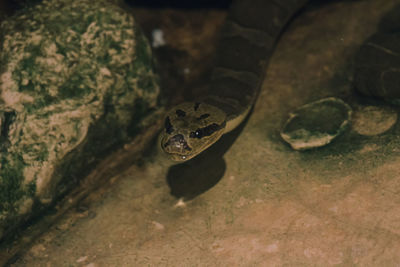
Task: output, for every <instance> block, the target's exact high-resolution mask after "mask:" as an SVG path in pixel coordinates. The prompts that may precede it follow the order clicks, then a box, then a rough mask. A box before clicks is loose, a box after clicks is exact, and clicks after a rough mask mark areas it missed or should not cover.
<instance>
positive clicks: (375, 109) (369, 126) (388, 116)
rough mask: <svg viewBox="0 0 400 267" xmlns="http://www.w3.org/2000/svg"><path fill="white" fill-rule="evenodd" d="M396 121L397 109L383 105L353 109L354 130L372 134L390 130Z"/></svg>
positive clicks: (368, 134) (366, 134) (363, 133)
mask: <svg viewBox="0 0 400 267" xmlns="http://www.w3.org/2000/svg"><path fill="white" fill-rule="evenodd" d="M396 121H397V111H396V110H394V109H392V108H390V107H383V106H361V107H359V108H357V109H356V110H355V111H354V114H353V119H352V128H353V130H354V131H355V132H357V133H359V134H361V135H365V136H373V135H378V134H383V133H385V132H387V131H388V130H390V129H391V128H392V126H393V125H394V124H395V123H396Z"/></svg>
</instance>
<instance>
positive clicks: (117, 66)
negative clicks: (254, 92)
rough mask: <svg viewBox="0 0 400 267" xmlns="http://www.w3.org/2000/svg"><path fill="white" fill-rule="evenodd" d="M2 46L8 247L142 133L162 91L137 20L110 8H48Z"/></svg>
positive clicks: (97, 4) (2, 202)
mask: <svg viewBox="0 0 400 267" xmlns="http://www.w3.org/2000/svg"><path fill="white" fill-rule="evenodd" d="M0 40H1V41H2V43H0V62H1V66H0V93H1V94H0V126H1V127H0V149H1V154H0V239H1V237H2V232H3V231H7V230H8V229H10V228H11V227H14V226H16V225H18V223H19V222H21V221H22V218H27V217H29V215H31V212H32V207H33V206H34V207H35V210H38V209H40V208H41V207H45V206H46V204H48V203H50V202H52V201H53V200H54V198H55V197H56V196H58V195H59V194H62V193H63V192H65V190H67V189H68V188H71V186H73V185H74V184H76V183H77V181H78V180H79V178H81V177H82V176H84V175H85V174H87V173H88V171H89V170H90V168H92V167H93V166H94V164H95V163H96V162H98V160H99V158H102V157H104V156H106V155H107V154H109V152H110V150H111V149H115V148H116V147H118V146H120V145H122V144H123V143H126V142H127V141H129V140H131V138H132V137H133V136H134V135H136V134H137V133H138V132H139V131H140V130H141V129H143V128H144V127H145V126H146V125H144V124H143V123H142V121H143V120H144V119H146V120H147V121H148V120H149V118H151V117H152V116H154V113H153V111H154V110H155V109H156V108H157V107H158V101H157V99H158V95H159V86H158V82H157V77H156V75H155V74H154V73H153V70H152V58H151V50H150V47H149V45H148V43H147V41H146V40H145V38H144V36H143V35H142V34H141V33H140V31H139V30H138V28H137V25H136V23H135V21H134V19H133V18H132V16H131V15H130V14H129V13H127V12H125V11H124V10H123V9H122V8H120V7H119V6H118V5H116V4H114V3H111V2H108V1H106V0H96V1H91V0H45V1H42V2H41V3H40V4H39V5H35V6H33V7H29V8H27V9H25V10H24V12H20V13H18V14H16V15H15V16H13V17H10V18H8V19H7V20H5V21H3V22H2V24H1V26H0ZM61 188H63V189H61Z"/></svg>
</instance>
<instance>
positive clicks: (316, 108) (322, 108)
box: [281, 97, 352, 150]
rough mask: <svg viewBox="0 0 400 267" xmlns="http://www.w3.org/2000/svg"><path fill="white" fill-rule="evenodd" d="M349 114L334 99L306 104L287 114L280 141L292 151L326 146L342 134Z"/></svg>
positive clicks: (349, 110) (345, 106)
mask: <svg viewBox="0 0 400 267" xmlns="http://www.w3.org/2000/svg"><path fill="white" fill-rule="evenodd" d="M351 113H352V109H351V108H350V106H349V105H348V104H346V103H345V102H343V101H342V100H341V99H338V98H335V97H328V98H324V99H321V100H318V101H315V102H311V103H308V104H306V105H304V106H301V107H300V108H298V109H297V110H295V111H294V112H292V113H290V114H289V119H288V120H287V121H286V123H285V125H284V126H283V129H282V131H281V137H282V138H283V140H285V141H286V142H287V143H289V144H290V146H291V147H292V148H293V149H295V150H306V149H312V148H317V147H321V146H324V145H327V144H329V143H330V142H332V140H333V139H335V138H336V137H337V136H339V135H340V134H341V133H343V132H344V131H345V130H346V128H347V127H348V125H349V122H350V118H351Z"/></svg>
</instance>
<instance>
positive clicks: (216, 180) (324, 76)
mask: <svg viewBox="0 0 400 267" xmlns="http://www.w3.org/2000/svg"><path fill="white" fill-rule="evenodd" d="M395 2H396V1H388V0H375V1H372V0H371V1H369V0H366V1H347V2H345V3H334V4H330V5H326V6H321V7H319V8H318V9H309V10H307V11H306V13H304V14H302V15H301V16H299V17H297V18H296V20H295V21H294V23H293V24H292V25H291V26H290V27H289V28H288V29H287V32H286V33H285V34H284V35H283V36H282V38H281V40H280V42H279V45H278V47H277V49H276V53H275V54H274V57H273V59H272V62H271V64H270V67H269V70H268V76H267V78H266V80H265V82H264V85H263V89H262V93H261V95H260V97H259V99H258V102H257V104H256V106H255V109H254V111H253V114H252V115H251V117H250V119H249V120H248V122H247V124H246V125H245V126H244V127H243V129H238V130H237V131H235V132H233V133H232V134H230V135H228V136H225V137H224V138H223V139H222V141H221V142H220V143H219V144H217V145H216V146H214V147H213V148H212V150H211V151H210V152H208V153H205V154H203V155H202V156H200V157H199V158H198V159H196V160H194V161H190V162H189V163H187V164H183V165H175V166H173V163H172V162H169V161H168V160H167V159H165V158H164V157H163V155H162V154H161V153H160V152H158V151H157V149H156V147H154V151H153V154H152V155H151V156H150V157H149V158H147V159H146V160H145V162H144V163H143V164H142V165H141V166H132V167H131V168H129V169H128V170H127V171H125V172H124V173H121V174H120V175H118V176H116V177H110V179H112V181H113V183H112V185H111V186H110V187H109V188H106V189H104V188H103V189H102V190H100V191H99V192H95V193H93V195H92V196H91V197H89V198H88V200H87V201H85V202H84V203H82V204H81V205H80V206H79V207H78V208H77V209H75V210H71V211H70V212H68V213H67V214H66V215H65V216H64V217H63V218H62V219H61V220H59V221H58V222H57V223H56V224H55V225H54V226H53V227H51V228H50V229H48V231H47V232H46V233H45V234H44V235H42V236H41V237H40V238H39V239H38V240H36V241H35V242H34V244H33V246H32V247H31V248H29V249H28V251H27V252H26V253H24V254H23V255H22V256H21V257H20V258H19V259H18V260H17V261H16V262H15V263H14V264H13V265H14V266H88V267H89V266H91V267H94V266H282V265H286V266H331V265H342V266H353V265H360V266H396V265H398V264H400V253H399V251H400V171H399V169H400V148H399V147H400V146H399V144H400V138H399V137H400V127H399V125H398V123H394V122H393V123H392V124H393V125H391V126H390V127H386V126H385V127H386V128H388V129H385V131H384V132H383V133H382V131H377V130H376V129H373V131H370V132H368V129H365V127H364V128H363V129H364V130H363V131H364V132H361V133H365V131H366V132H367V134H365V135H362V134H360V131H359V130H358V131H355V130H354V129H353V128H351V127H350V129H349V130H348V131H347V132H346V133H345V134H344V135H343V136H341V137H340V138H338V139H337V140H335V141H334V142H333V143H332V144H330V145H328V146H326V147H323V148H320V149H317V150H312V151H307V152H295V151H293V150H291V149H290V147H289V146H288V145H287V144H285V143H284V142H283V141H282V140H281V139H280V137H279V130H280V127H281V126H282V124H283V122H284V121H285V119H286V118H287V117H286V116H287V114H288V113H289V112H290V111H292V110H293V109H295V108H296V107H298V106H300V105H303V104H305V103H308V102H311V101H315V100H317V99H320V98H323V97H328V96H336V97H339V98H342V99H343V100H344V101H346V102H347V103H349V104H350V105H351V106H352V107H353V108H354V109H355V110H357V112H362V110H364V109H365V108H363V107H365V106H371V105H372V106H374V104H373V103H371V102H368V103H365V102H363V101H361V100H360V99H359V98H356V97H355V96H354V93H353V89H352V85H351V80H352V66H351V64H352V55H354V53H355V52H356V51H357V47H359V45H360V44H361V43H362V41H363V40H364V39H365V38H367V37H368V36H369V35H370V34H372V33H373V32H374V31H375V29H376V26H377V24H378V21H379V19H380V17H381V16H382V14H384V13H385V12H386V11H388V10H389V9H390V8H391V7H392V6H393V5H394V3H395ZM397 2H398V1H397ZM367 110H369V109H367ZM374 110H375V109H374ZM394 112H395V111H394ZM392 113H393V112H392ZM392 113H390V114H392ZM395 113H396V112H395ZM360 118H361V119H362V120H367V122H365V123H364V124H362V122H360V121H358V122H357V125H360V123H361V124H362V125H369V124H368V120H370V119H371V117H370V116H362V115H358V117H357V119H358V120H360ZM371 120H372V121H374V118H372V119H371ZM378 125H379V124H378ZM382 127H383V126H382ZM374 133H378V134H374ZM233 141H235V142H233ZM228 148H229V149H228ZM225 152H226V153H225ZM224 153H225V154H224ZM223 154H224V155H223ZM222 155H223V157H222Z"/></svg>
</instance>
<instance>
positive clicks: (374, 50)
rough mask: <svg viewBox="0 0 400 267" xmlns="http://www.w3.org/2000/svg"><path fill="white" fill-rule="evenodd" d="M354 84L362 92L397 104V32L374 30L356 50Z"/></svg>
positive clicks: (399, 96)
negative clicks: (374, 32) (376, 31)
mask: <svg viewBox="0 0 400 267" xmlns="http://www.w3.org/2000/svg"><path fill="white" fill-rule="evenodd" d="M354 66H355V70H354V86H355V88H356V89H357V90H358V91H359V92H360V93H362V94H364V95H367V96H372V97H379V98H382V99H385V100H387V101H389V102H392V103H395V104H400V33H399V32H397V33H377V34H374V35H373V36H372V37H370V38H369V39H368V40H366V41H365V42H364V43H363V44H362V45H361V47H360V50H359V51H358V53H357V54H356V57H355V62H354Z"/></svg>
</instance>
